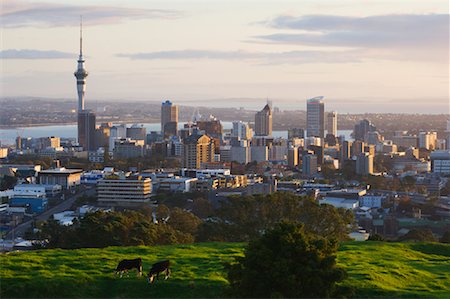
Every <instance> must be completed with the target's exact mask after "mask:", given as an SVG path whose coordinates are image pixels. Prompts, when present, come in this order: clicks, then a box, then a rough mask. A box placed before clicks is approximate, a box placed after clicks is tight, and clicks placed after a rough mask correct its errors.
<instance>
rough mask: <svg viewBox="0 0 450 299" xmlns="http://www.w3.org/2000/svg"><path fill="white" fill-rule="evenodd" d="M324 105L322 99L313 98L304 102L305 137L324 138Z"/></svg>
mask: <svg viewBox="0 0 450 299" xmlns="http://www.w3.org/2000/svg"><path fill="white" fill-rule="evenodd" d="M324 131H325V104H324V102H323V97H315V98H312V99H309V100H308V101H307V102H306V134H307V137H320V138H324V137H325V132H324Z"/></svg>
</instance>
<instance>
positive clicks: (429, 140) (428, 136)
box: [419, 132, 437, 150]
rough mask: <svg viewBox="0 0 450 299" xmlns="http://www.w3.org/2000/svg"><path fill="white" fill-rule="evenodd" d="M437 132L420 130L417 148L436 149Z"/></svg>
mask: <svg viewBox="0 0 450 299" xmlns="http://www.w3.org/2000/svg"><path fill="white" fill-rule="evenodd" d="M436 142H437V132H420V133H419V148H425V149H427V150H434V149H436Z"/></svg>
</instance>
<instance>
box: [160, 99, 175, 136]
mask: <svg viewBox="0 0 450 299" xmlns="http://www.w3.org/2000/svg"><path fill="white" fill-rule="evenodd" d="M177 130H178V106H177V105H173V104H172V102H171V101H169V100H167V101H165V102H163V103H162V104H161V132H162V134H163V136H164V137H169V136H173V135H177Z"/></svg>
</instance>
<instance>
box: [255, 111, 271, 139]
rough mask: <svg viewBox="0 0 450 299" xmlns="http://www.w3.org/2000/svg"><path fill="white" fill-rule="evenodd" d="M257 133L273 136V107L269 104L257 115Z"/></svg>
mask: <svg viewBox="0 0 450 299" xmlns="http://www.w3.org/2000/svg"><path fill="white" fill-rule="evenodd" d="M255 135H256V136H272V109H271V108H270V106H269V104H267V105H266V106H264V108H263V110H261V111H259V112H257V113H256V115H255Z"/></svg>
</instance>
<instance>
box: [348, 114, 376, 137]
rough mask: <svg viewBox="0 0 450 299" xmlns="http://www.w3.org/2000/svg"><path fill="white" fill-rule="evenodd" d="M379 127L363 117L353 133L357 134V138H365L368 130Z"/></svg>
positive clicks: (372, 130) (371, 130)
mask: <svg viewBox="0 0 450 299" xmlns="http://www.w3.org/2000/svg"><path fill="white" fill-rule="evenodd" d="M376 130H377V128H376V127H375V126H374V125H372V123H371V122H370V121H369V120H367V119H363V120H361V121H360V122H359V123H357V124H356V125H355V130H354V131H353V134H354V135H355V140H361V141H364V140H365V136H366V134H367V133H368V132H375V131H376Z"/></svg>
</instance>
